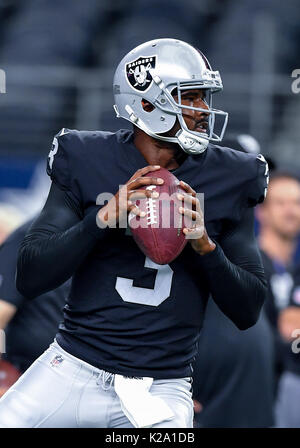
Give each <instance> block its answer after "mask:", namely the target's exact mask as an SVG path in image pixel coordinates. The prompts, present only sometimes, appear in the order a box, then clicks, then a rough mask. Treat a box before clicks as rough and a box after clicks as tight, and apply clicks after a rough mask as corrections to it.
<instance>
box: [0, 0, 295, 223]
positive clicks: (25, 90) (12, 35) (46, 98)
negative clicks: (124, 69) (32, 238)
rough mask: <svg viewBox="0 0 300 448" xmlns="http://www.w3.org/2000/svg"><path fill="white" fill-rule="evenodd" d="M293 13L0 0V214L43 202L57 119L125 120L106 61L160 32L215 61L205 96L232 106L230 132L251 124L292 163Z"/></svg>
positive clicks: (209, 5) (198, 0) (225, 3)
mask: <svg viewBox="0 0 300 448" xmlns="http://www.w3.org/2000/svg"><path fill="white" fill-rule="evenodd" d="M299 19H300V10H299V1H298V0H286V1H285V2H282V1H281V0H272V1H271V0H264V1H261V0H243V1H242V2H241V1H238V0H185V1H184V2H183V1H179V0H164V1H163V2H161V1H158V0H152V1H151V2H148V1H147V0H132V1H131V2H127V1H125V0H115V1H113V2H112V1H109V0H86V1H82V0H52V1H51V2H50V1H48V0H22V1H18V0H0V69H2V70H4V71H5V73H6V93H5V94H4V93H3V94H0V117H1V120H0V205H1V206H2V208H3V207H4V205H5V207H6V208H4V210H5V213H4V214H3V213H2V215H0V216H1V217H2V216H5V215H6V217H7V216H8V215H9V216H13V217H12V219H13V220H16V219H21V220H22V219H23V218H27V217H29V216H31V215H33V214H34V213H35V212H36V211H37V210H38V209H39V208H40V207H41V204H42V202H43V201H44V199H45V197H46V193H47V191H48V188H49V180H48V179H47V176H46V175H45V161H46V156H47V153H48V151H49V149H50V147H51V142H52V139H53V136H54V135H55V134H56V133H57V132H58V131H59V130H60V129H61V128H62V127H67V128H76V129H88V130H91V129H105V130H116V129H118V128H120V127H126V123H125V121H123V120H122V121H120V120H117V119H116V118H115V117H114V112H113V109H112V104H113V96H112V78H113V73H114V70H115V68H116V65H117V63H118V62H119V60H120V59H121V58H122V57H123V56H124V54H126V53H127V52H128V51H129V50H130V49H131V48H133V47H135V46H136V45H138V44H140V43H142V42H144V41H147V40H150V39H153V38H157V37H176V38H179V39H182V40H185V41H187V42H190V43H192V44H193V45H195V46H197V47H198V48H200V49H201V50H202V51H203V52H204V53H205V54H206V55H207V56H208V59H209V60H210V62H211V64H212V67H213V69H214V70H219V71H220V73H221V76H222V78H223V83H224V91H223V93H221V94H219V95H217V96H216V97H215V103H214V105H215V107H219V108H221V109H223V110H226V111H228V112H229V126H228V129H227V138H228V137H229V138H230V137H231V136H234V135H236V134H244V133H247V134H250V135H252V136H253V137H255V138H256V139H257V140H258V142H259V143H260V145H261V152H263V154H265V155H269V156H271V157H272V158H273V159H274V160H275V161H276V162H277V164H278V165H279V166H280V167H293V168H294V169H296V170H298V169H300V157H299V155H298V145H299V140H300V139H299V137H300V127H299V124H298V123H299V121H300V102H299V97H300V93H299V94H298V95H297V94H295V93H293V92H292V89H291V85H292V82H293V78H292V77H291V74H292V71H293V70H294V69H296V68H298V66H300V61H299V53H300V51H299V50H300V27H299V23H300V20H299ZM299 68H300V67H299ZM100 150H101V148H100ZM99 157H101V154H100V151H99ZM12 207H15V208H16V209H15V210H12ZM13 212H14V213H15V215H11V213H13ZM16 213H17V214H18V213H20V214H21V216H20V217H19V218H18V217H17V215H16ZM1 219H2V223H3V220H4V219H5V218H1ZM8 221H9V219H8Z"/></svg>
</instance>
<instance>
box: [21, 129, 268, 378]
mask: <svg viewBox="0 0 300 448" xmlns="http://www.w3.org/2000/svg"><path fill="white" fill-rule="evenodd" d="M146 165H147V162H146V160H145V159H144V158H143V156H142V154H141V153H140V152H139V151H138V149H137V148H136V147H135V146H134V144H133V133H132V132H131V131H127V130H121V131H118V132H116V133H110V132H100V131H95V132H85V131H84V132H83V131H71V130H68V129H64V130H63V131H62V132H61V133H60V134H59V135H58V136H57V137H56V138H55V139H54V144H53V149H52V151H51V152H50V154H49V159H48V169H47V171H48V174H49V175H50V176H51V179H52V181H53V182H54V183H55V184H56V185H57V186H58V187H59V189H60V190H63V191H65V193H66V195H67V197H68V201H69V202H70V204H71V206H72V207H73V208H74V210H76V213H77V215H78V217H79V219H82V220H83V222H84V221H86V219H88V217H89V216H93V213H94V210H97V209H99V206H97V205H96V199H97V197H98V195H99V194H100V193H104V192H106V193H111V194H115V193H116V192H117V191H118V189H119V186H120V185H123V184H125V183H126V182H127V181H128V179H129V178H130V177H131V176H132V175H133V173H134V172H135V171H137V170H138V169H139V168H142V167H144V166H146ZM173 174H174V175H175V176H176V177H177V178H178V179H180V180H183V181H185V182H187V183H188V184H190V185H191V187H192V188H194V189H195V190H196V191H197V192H200V193H204V201H205V210H204V214H205V225H206V229H207V232H208V234H209V236H210V237H211V238H213V239H214V241H215V242H216V243H217V248H216V250H215V251H213V252H214V254H213V255H210V254H208V255H205V256H204V257H200V256H199V255H198V254H197V253H196V252H195V251H193V249H192V248H191V246H190V245H189V244H188V245H187V246H186V248H185V249H184V250H183V252H182V253H181V254H180V256H179V257H178V258H177V259H176V260H174V261H173V262H172V263H170V264H169V265H157V264H155V263H153V262H152V261H151V260H149V259H147V258H146V257H145V256H144V254H143V253H142V252H141V251H140V249H139V248H138V246H137V245H136V243H135V242H134V240H133V238H132V236H131V235H130V232H129V231H128V229H122V228H115V229H106V230H105V231H103V230H102V231H100V230H99V229H98V230H99V232H104V233H103V235H104V237H101V238H100V239H99V240H98V241H97V242H96V243H95V244H94V246H93V248H92V249H91V250H89V251H88V253H87V255H86V256H85V257H84V260H83V261H82V262H81V263H80V264H79V265H76V271H75V272H74V275H73V279H72V287H71V292H70V295H69V298H68V300H67V305H66V306H65V309H64V323H63V324H62V325H61V326H60V329H59V332H58V334H57V341H58V343H59V344H60V345H61V346H62V347H63V348H64V349H65V350H66V351H68V352H70V353H72V354H73V355H75V356H77V357H79V358H81V359H83V360H85V361H87V362H89V363H90V364H92V365H95V366H97V367H100V368H102V369H105V370H108V371H110V372H113V373H121V374H125V375H135V376H136V375H137V376H152V377H154V378H174V377H183V376H188V375H190V374H191V361H192V359H193V358H194V356H195V353H196V343H197V340H198V337H199V332H200V329H201V326H202V321H203V315H204V312H205V307H206V303H207V299H208V296H209V293H210V292H211V290H212V287H214V285H213V283H214V279H211V278H209V276H210V275H211V273H212V272H214V270H215V271H216V270H218V273H217V275H216V277H215V278H216V282H215V283H216V285H215V288H217V287H218V283H220V282H219V280H218V275H219V276H222V275H223V274H222V269H218V267H219V266H218V263H220V258H221V257H222V256H223V257H224V254H223V252H222V249H221V246H219V244H218V242H220V244H222V240H223V238H224V236H225V235H229V234H230V233H231V232H233V229H235V228H237V227H238V226H239V223H240V222H241V220H242V216H243V215H244V214H245V213H246V210H247V209H249V207H252V206H254V205H255V204H257V203H258V202H261V201H262V200H263V198H264V194H265V190H266V187H267V165H266V163H265V161H264V160H263V159H261V158H257V157H256V156H252V155H249V154H244V153H238V152H236V151H234V150H231V149H229V148H222V147H219V146H213V145H209V147H208V149H207V150H206V151H205V152H204V153H203V154H201V155H197V156H189V157H187V158H186V160H185V161H184V162H183V163H182V165H181V166H180V167H179V168H177V169H176V170H173ZM94 216H95V215H94ZM93 225H95V224H93ZM95 227H96V225H95ZM73 230H74V229H73ZM74 231H75V230H74ZM71 234H72V229H71V230H70V232H69V233H68V235H67V236H66V237H67V238H71V236H70V235H71ZM249 239H251V235H249ZM50 243H51V240H49V244H50ZM30 244H31V242H30V241H29V240H28V242H27V246H30ZM47 244H48V243H47ZM47 247H48V246H47ZM24 248H25V252H26V250H27V249H28V247H27V248H26V245H25V246H24ZM70 250H71V249H70ZM25 255H26V254H25ZM66 255H67V256H68V254H66ZM21 258H22V257H21ZM245 258H246V257H244V259H243V262H244V261H245ZM204 260H205V261H204ZM216 260H217V261H216ZM256 261H257V260H256ZM256 261H255V262H256ZM243 262H241V265H242V264H243ZM255 262H252V265H255ZM58 263H62V264H63V263H64V259H61V260H58ZM68 263H69V264H71V261H69V262H68ZM203 263H205V269H206V271H205V269H204V268H203ZM226 263H227V262H226ZM228 263H229V262H228ZM250 265H251V262H250ZM258 265H259V267H258V270H259V272H260V274H261V276H263V270H262V268H261V266H260V261H259V259H258ZM223 267H224V266H223V265H222V268H223ZM210 268H211V270H210ZM21 269H22V263H21V268H20V270H21ZM224 269H225V270H224V275H225V276H226V269H232V267H230V266H229V267H228V266H226V268H224ZM250 270H251V269H250ZM208 271H209V272H208ZM240 276H241V275H240V274H239V275H237V277H240ZM253 277H254V276H253ZM258 277H259V275H258ZM248 280H249V279H247V281H248ZM250 280H251V281H253V279H252V278H251V279H250ZM250 280H249V281H250ZM255 280H257V279H256V278H255ZM24 281H25V280H24ZM20 283H22V281H20ZM228 283H229V282H228ZM219 295H220V293H219ZM221 295H226V291H225V290H224V289H222V291H221ZM239 300H240V302H241V303H240V304H239V308H240V310H241V313H242V312H243V304H242V301H243V297H239ZM249 300H252V301H253V303H254V302H255V300H256V297H255V294H253V297H250V298H249ZM220 302H222V299H221V300H220ZM223 302H224V303H225V305H224V307H225V308H226V300H224V301H223ZM222 306H223V304H222V303H220V307H221V309H222ZM232 308H233V311H232V312H233V313H235V312H237V310H236V309H234V308H236V306H235V305H233V307H232ZM229 314H230V313H229ZM245 314H247V312H245Z"/></svg>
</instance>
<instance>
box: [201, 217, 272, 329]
mask: <svg viewBox="0 0 300 448" xmlns="http://www.w3.org/2000/svg"><path fill="white" fill-rule="evenodd" d="M215 243H216V242H215ZM200 258H201V259H200V264H201V267H202V268H203V270H204V271H205V274H206V277H207V279H208V282H209V285H210V291H211V294H212V297H213V299H214V301H215V303H216V304H217V305H218V307H219V308H220V309H221V310H222V311H223V313H224V314H225V315H226V316H227V317H229V318H230V319H231V320H232V321H233V322H234V324H235V325H236V326H237V327H238V328H239V329H241V330H245V329H247V328H249V327H251V326H252V325H254V324H255V323H256V321H257V320H258V317H259V313H260V310H261V308H262V306H263V303H264V301H265V298H266V295H267V281H266V279H265V275H264V268H263V264H262V260H261V256H260V253H259V250H258V247H257V243H256V238H255V234H254V212H253V209H252V208H249V209H247V210H245V212H244V215H243V217H242V219H241V221H240V222H239V223H238V225H237V226H236V227H235V228H233V229H231V230H229V231H228V232H226V234H225V235H224V236H223V238H222V239H221V240H220V242H219V244H218V243H216V249H215V250H214V251H212V252H210V253H208V254H206V255H203V256H201V257H200Z"/></svg>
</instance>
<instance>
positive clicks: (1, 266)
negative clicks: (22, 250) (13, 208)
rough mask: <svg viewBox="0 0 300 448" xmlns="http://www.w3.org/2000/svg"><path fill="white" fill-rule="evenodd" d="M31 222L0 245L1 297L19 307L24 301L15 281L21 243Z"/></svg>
mask: <svg viewBox="0 0 300 448" xmlns="http://www.w3.org/2000/svg"><path fill="white" fill-rule="evenodd" d="M28 228H29V223H28V224H26V225H23V226H22V227H21V228H19V229H17V230H16V231H15V232H13V233H12V234H11V235H10V236H9V238H8V239H7V240H6V241H5V242H4V243H3V244H2V245H1V246H0V299H1V300H4V301H5V302H8V303H11V304H12V305H15V306H16V307H17V308H18V307H19V306H20V305H21V304H22V303H23V302H24V300H25V298H24V296H22V295H21V294H20V293H19V292H18V290H17V288H16V283H15V274H16V266H17V256H18V250H19V245H20V243H21V241H22V239H23V238H24V235H25V233H26V230H27V229H28Z"/></svg>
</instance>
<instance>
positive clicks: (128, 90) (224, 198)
mask: <svg viewBox="0 0 300 448" xmlns="http://www.w3.org/2000/svg"><path fill="white" fill-rule="evenodd" d="M136 67H140V68H139V69H136ZM113 90H114V95H115V107H114V108H115V111H116V114H117V116H118V117H122V118H125V119H126V120H128V121H129V122H131V123H132V124H133V130H120V131H118V132H115V133H112V132H102V131H92V132H85V131H76V130H69V129H63V130H62V131H61V132H60V133H59V134H58V135H57V136H56V137H55V138H54V141H53V148H52V150H51V151H50V154H49V159H48V174H49V175H50V176H51V179H52V186H51V190H50V193H49V196H48V199H47V202H46V204H45V207H44V209H43V210H42V212H41V214H40V216H39V217H38V218H37V219H36V221H35V223H34V224H33V226H32V228H31V230H30V232H29V233H28V234H27V236H26V237H25V239H24V241H23V243H22V245H21V248H20V252H19V259H18V269H17V287H18V289H19V290H20V291H21V292H22V293H23V294H25V295H26V296H37V295H39V294H41V293H43V292H45V291H47V290H50V289H53V288H56V287H57V286H58V285H60V284H62V283H63V282H64V281H66V280H67V279H68V278H69V277H71V276H73V277H72V286H71V292H70V295H69V297H68V300H67V304H66V306H65V308H64V322H63V323H62V324H61V325H60V327H59V330H58V333H57V335H56V339H55V341H54V343H53V344H52V345H51V346H50V348H49V349H48V350H47V351H46V352H45V353H44V354H43V355H42V356H41V357H40V358H39V359H38V360H37V361H36V362H34V363H33V365H32V366H31V367H30V368H29V370H28V371H27V372H26V373H25V374H24V375H23V376H22V377H21V378H20V379H19V380H18V382H17V383H16V384H15V385H14V386H13V387H12V388H11V389H10V390H9V391H8V392H7V393H6V394H5V395H4V396H3V397H2V399H1V400H0V426H2V427H113V428H119V427H132V426H135V427H153V428H161V427H192V421H193V402H192V397H191V373H192V371H191V362H192V360H193V358H194V356H195V353H196V346H197V340H198V337H199V331H200V329H201V326H202V321H203V316H204V312H205V307H206V303H207V299H208V296H209V294H211V295H212V297H213V299H214V300H215V302H216V303H217V305H218V306H219V307H220V309H221V310H222V311H223V312H224V313H225V314H226V315H227V316H228V317H229V318H230V319H231V320H232V321H233V322H234V323H235V324H236V326H237V327H238V328H240V329H246V328H248V327H250V326H251V325H253V324H254V323H255V322H256V321H257V319H258V316H259V312H260V309H261V307H262V304H263V302H264V299H265V294H266V283H265V278H264V272H263V268H262V264H261V259H260V256H259V253H258V250H257V246H256V242H255V238H254V233H253V206H255V205H256V204H257V203H259V202H262V201H263V199H264V195H265V192H266V187H267V171H268V169H267V165H266V162H265V161H264V159H263V157H257V156H256V155H249V154H243V153H238V152H236V151H233V150H231V149H229V148H226V149H224V148H222V147H220V146H217V145H216V143H218V142H220V141H221V139H222V137H223V134H224V132H225V128H226V124H227V113H226V112H223V111H220V110H217V109H214V108H213V107H212V95H213V93H215V92H218V91H221V90H222V81H221V77H220V74H219V72H217V71H213V70H212V68H211V66H210V64H209V62H208V60H207V59H206V57H205V56H204V55H203V54H202V53H201V52H200V51H198V50H197V49H195V48H194V47H192V46H191V45H189V44H187V43H185V42H182V41H179V40H175V39H157V40H154V41H150V42H147V43H144V44H142V45H140V46H138V47H137V48H135V49H133V50H132V51H131V52H130V53H128V54H127V55H126V56H125V57H124V58H123V59H122V61H121V62H120V64H119V66H118V67H117V69H116V72H115V76H114V81H113ZM220 120H222V121H221V123H220ZM160 166H161V167H164V168H167V169H169V170H171V171H172V172H173V173H174V175H175V176H176V177H177V178H178V179H180V180H181V185H182V187H183V188H184V189H185V192H186V193H185V196H186V198H185V199H186V201H187V203H189V204H190V203H191V204H193V206H194V210H191V208H190V207H183V208H182V213H183V214H185V215H188V216H192V218H193V222H194V225H193V227H192V228H185V229H184V230H183V231H184V233H185V234H187V235H188V236H189V237H191V236H193V238H190V239H189V241H190V244H188V245H187V246H186V248H185V249H184V250H183V252H182V253H181V254H180V256H178V258H176V259H175V260H174V261H173V262H172V263H170V265H157V264H155V263H153V262H152V261H151V260H148V259H147V258H145V256H144V254H143V253H142V252H141V251H140V249H139V248H138V247H137V245H136V244H135V242H134V240H133V238H132V237H131V235H130V232H129V231H128V230H127V229H124V228H122V226H118V225H117V226H116V225H115V222H117V223H118V222H119V221H120V220H123V219H124V216H125V217H126V215H127V213H128V212H129V211H132V212H133V213H135V214H137V215H138V214H141V212H140V210H139V208H138V204H137V203H136V202H135V201H136V199H137V198H141V197H151V196H152V195H153V194H154V193H153V192H152V191H151V190H149V189H148V190H147V186H149V185H150V184H151V185H159V184H161V183H162V182H163V181H162V180H161V179H160V178H158V177H157V176H156V175H155V171H156V170H157V169H158V168H159V167H160ZM150 172H151V174H152V177H143V175H144V174H146V173H150ZM120 186H121V187H120ZM138 189H142V193H141V191H140V190H139V191H137V190H138ZM104 192H107V193H112V194H113V195H114V197H113V198H112V199H110V200H109V201H108V202H106V203H105V204H104V205H103V204H101V205H97V204H96V198H97V196H98V195H99V193H104ZM198 192H199V193H204V197H205V221H204V219H203V211H202V210H201V209H200V206H199V201H198V199H197V197H196V193H198ZM116 199H117V200H116ZM119 199H120V200H119Z"/></svg>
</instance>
